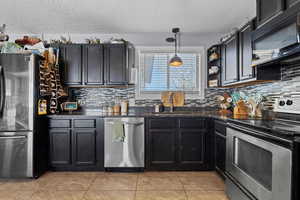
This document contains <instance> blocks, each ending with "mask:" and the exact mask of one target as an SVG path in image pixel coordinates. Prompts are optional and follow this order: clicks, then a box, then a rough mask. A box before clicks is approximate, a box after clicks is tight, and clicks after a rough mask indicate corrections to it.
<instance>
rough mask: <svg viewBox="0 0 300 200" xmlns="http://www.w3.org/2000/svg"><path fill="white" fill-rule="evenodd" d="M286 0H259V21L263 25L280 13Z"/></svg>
mask: <svg viewBox="0 0 300 200" xmlns="http://www.w3.org/2000/svg"><path fill="white" fill-rule="evenodd" d="M284 1H285V0H257V1H256V3H257V21H258V24H259V25H261V24H263V23H266V22H267V21H269V20H270V19H272V18H273V17H275V16H277V15H278V14H280V13H281V12H282V11H283V9H284Z"/></svg>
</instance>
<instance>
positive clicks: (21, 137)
mask: <svg viewBox="0 0 300 200" xmlns="http://www.w3.org/2000/svg"><path fill="white" fill-rule="evenodd" d="M25 138H27V137H26V136H24V135H22V136H0V140H6V139H25Z"/></svg>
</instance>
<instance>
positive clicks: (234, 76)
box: [221, 33, 239, 86]
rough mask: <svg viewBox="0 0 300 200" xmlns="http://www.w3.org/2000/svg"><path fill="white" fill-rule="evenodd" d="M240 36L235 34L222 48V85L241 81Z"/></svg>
mask: <svg viewBox="0 0 300 200" xmlns="http://www.w3.org/2000/svg"><path fill="white" fill-rule="evenodd" d="M238 42H239V35H238V33H235V34H234V35H233V36H231V37H230V38H229V39H228V40H226V41H225V42H224V43H223V45H222V47H221V55H222V61H221V62H222V70H221V71H222V85H223V86H226V85H228V84H231V83H234V82H237V81H238V79H239V70H238V69H239V46H238V45H239V43H238Z"/></svg>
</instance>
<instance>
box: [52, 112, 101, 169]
mask: <svg viewBox="0 0 300 200" xmlns="http://www.w3.org/2000/svg"><path fill="white" fill-rule="evenodd" d="M103 129H104V126H103V119H100V118H97V119H96V118H87V117H81V118H78V117H77V118H71V117H70V118H63V119H62V118H60V117H58V118H55V117H54V116H52V117H51V118H50V119H49V137H50V149H49V152H50V160H49V165H50V168H51V169H52V170H57V171H60V170H66V171H68V170H71V171H77V170H86V171H94V170H100V171H101V170H104V142H103V141H104V133H103V132H104V130H103Z"/></svg>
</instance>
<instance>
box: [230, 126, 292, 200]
mask: <svg viewBox="0 0 300 200" xmlns="http://www.w3.org/2000/svg"><path fill="white" fill-rule="evenodd" d="M226 148H227V153H226V169H227V172H228V173H229V174H230V175H231V176H232V177H233V178H234V179H235V180H236V181H238V182H239V183H240V184H241V185H242V186H243V187H244V188H245V189H247V190H248V191H249V192H250V193H251V194H252V195H253V196H255V197H256V198H257V199H258V200H283V199H284V200H290V199H291V173H292V164H291V162H292V152H291V151H290V150H289V149H287V148H284V147H281V146H279V145H275V144H273V143H270V142H267V141H264V140H262V139H259V138H256V137H253V136H250V135H248V134H245V133H243V132H242V131H239V130H235V129H232V128H227V142H226Z"/></svg>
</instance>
